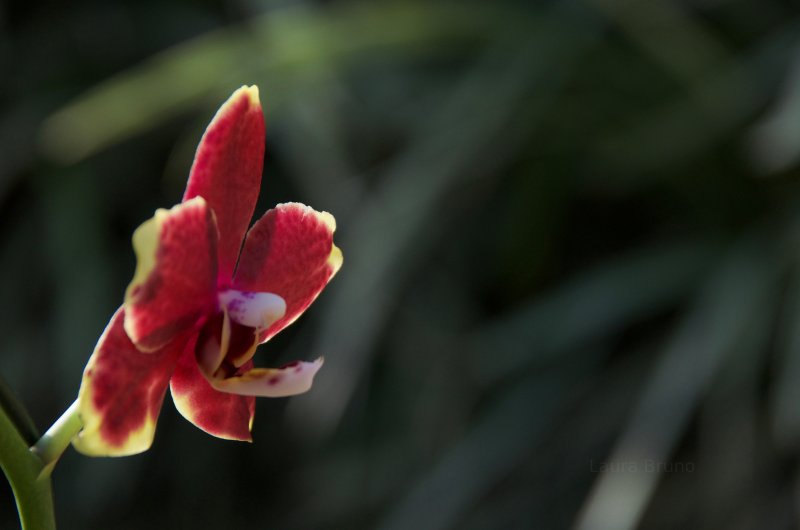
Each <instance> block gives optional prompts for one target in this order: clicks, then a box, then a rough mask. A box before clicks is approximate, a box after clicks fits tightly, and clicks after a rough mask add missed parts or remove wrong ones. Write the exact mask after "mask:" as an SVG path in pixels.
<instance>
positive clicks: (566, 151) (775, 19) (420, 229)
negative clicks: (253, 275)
mask: <svg viewBox="0 0 800 530" xmlns="http://www.w3.org/2000/svg"><path fill="white" fill-rule="evenodd" d="M0 72H1V73H0V278H2V281H0V308H1V309H0V336H2V346H0V352H1V354H0V374H2V378H3V379H5V381H6V382H7V384H8V385H9V386H10V387H11V388H12V389H13V391H14V392H15V393H16V394H17V395H18V397H19V398H20V400H21V401H22V402H23V403H24V404H25V405H26V406H27V407H28V408H29V410H30V413H31V415H32V417H33V419H34V420H35V422H36V424H37V425H38V426H39V428H40V429H44V428H46V427H47V426H48V425H49V424H50V423H52V421H54V420H55V419H56V418H57V417H58V415H59V414H60V413H61V411H63V410H64V409H65V408H66V407H67V406H68V405H69V404H70V403H71V402H72V400H73V399H74V397H75V395H76V392H77V389H78V385H79V382H80V374H81V370H82V368H83V366H84V364H85V362H86V360H87V359H88V357H89V354H90V353H91V351H92V348H93V346H94V343H95V342H96V340H97V337H98V336H99V335H100V333H101V332H102V330H103V328H104V327H105V324H106V323H107V321H108V319H109V317H110V316H111V314H112V313H113V311H114V310H115V308H116V307H117V306H118V304H119V303H120V301H121V298H122V294H123V292H124V289H125V286H126V285H127V282H128V281H129V279H130V278H131V275H132V272H133V269H134V257H133V252H132V250H131V248H130V235H131V233H132V231H133V230H134V228H135V227H136V226H138V225H139V224H140V223H141V222H142V221H143V220H145V219H147V218H148V217H150V216H151V215H152V212H153V211H154V210H155V209H156V208H158V207H168V206H170V205H172V204H174V203H176V202H177V201H179V199H180V197H181V194H182V191H183V187H184V184H185V180H186V177H187V175H188V170H189V167H190V165H191V161H192V156H193V153H194V148H195V146H196V145H197V142H198V140H199V138H200V135H201V134H202V131H203V128H204V127H205V125H206V124H207V123H208V121H209V120H210V118H211V116H212V115H213V113H214V111H215V110H216V108H217V107H218V106H219V104H220V103H221V102H222V101H224V99H225V98H226V97H227V96H228V95H229V94H230V93H231V92H232V91H233V90H234V89H235V88H237V87H239V86H241V85H242V84H253V83H255V84H258V85H259V86H260V88H261V95H262V101H263V102H264V105H265V111H266V116H267V123H268V125H267V129H268V134H267V136H268V140H267V141H268V147H267V158H266V166H265V178H264V185H263V188H262V195H261V199H260V203H259V207H258V212H257V213H260V212H263V211H264V210H266V209H267V208H269V207H270V205H273V204H275V203H278V202H283V201H290V200H291V201H301V202H305V203H307V204H310V205H313V206H314V207H315V208H317V209H324V210H328V211H330V212H332V213H333V214H334V215H335V216H336V218H337V220H338V226H339V229H338V232H337V243H338V244H339V246H340V247H341V248H342V249H343V251H344V256H345V263H344V267H343V268H342V270H341V272H340V274H339V276H338V277H337V278H336V279H335V280H334V281H333V283H332V284H331V285H330V286H329V288H328V289H327V290H326V291H325V292H324V293H323V295H322V296H321V297H320V299H319V300H318V302H317V303H316V304H315V305H313V306H312V307H311V309H310V310H309V311H308V312H307V313H306V315H305V316H304V317H303V318H302V319H301V320H300V321H298V322H297V323H296V324H295V325H294V326H292V327H291V328H290V329H288V330H287V331H286V332H284V333H283V334H281V335H280V336H279V337H277V338H276V339H274V340H273V341H272V342H271V343H269V345H267V346H262V347H261V348H260V350H259V354H258V355H257V361H258V362H259V363H260V364H262V365H277V364H280V363H282V362H284V361H287V360H290V359H293V358H306V359H309V358H314V357H316V356H318V355H322V354H324V355H325V356H326V361H327V362H326V365H325V367H324V369H323V370H322V372H321V373H320V374H319V376H318V378H317V382H316V385H315V387H314V389H313V390H312V391H311V392H310V393H308V394H306V395H303V396H299V397H295V398H292V399H289V400H285V399H281V400H267V399H262V400H259V402H258V411H257V415H256V422H255V426H254V437H255V443H253V444H237V443H232V442H222V441H219V440H216V439H214V438H211V437H209V436H207V435H205V434H204V433H202V432H200V431H199V430H197V429H195V428H194V427H192V426H191V425H189V424H188V423H187V422H185V421H184V420H183V419H182V418H180V417H179V415H178V413H177V412H176V411H175V410H174V407H173V406H172V404H171V400H170V398H169V397H167V399H166V400H165V407H164V410H163V413H162V415H161V419H160V422H159V426H158V432H157V435H156V439H155V443H154V445H153V447H152V449H151V450H150V451H148V452H147V453H145V454H142V455H139V456H134V457H129V458H122V459H90V458H86V457H83V456H81V455H79V454H77V453H75V452H74V451H72V450H70V451H68V452H67V454H66V455H65V456H64V457H63V459H62V461H61V463H60V464H59V466H58V468H57V469H56V472H55V475H54V481H55V482H54V487H55V496H56V505H57V512H58V517H59V522H60V525H61V526H60V527H61V528H64V529H109V528H113V529H123V530H124V529H142V528H150V529H154V530H155V529H162V528H164V529H167V528H170V529H173V528H226V529H249V528H266V529H288V530H304V529H373V528H374V529H380V530H405V529H413V530H445V529H456V528H457V529H469V530H481V529H561V528H576V529H580V530H594V529H613V530H625V529H634V528H647V529H662V528H663V529H669V528H700V529H706V528H708V529H716V528H724V529H750V528H752V529H783V528H797V527H798V520H800V511H799V509H800V505H799V504H798V501H800V497H798V495H800V490H798V486H800V483H799V482H798V456H800V453H799V452H798V451H799V450H800V325H798V324H800V277H799V276H798V272H800V167H798V162H800V8H798V6H797V4H796V3H794V2H789V1H781V0H759V1H756V0H750V1H747V0H682V1H678V0H675V1H672V0H648V1H646V2H645V1H637V0H571V1H570V0H566V1H557V0H553V1H538V2H534V1H528V2H525V1H522V0H519V1H514V0H502V1H495V2H493V1H488V0H487V1H483V2H481V1H477V0H470V1H467V2H455V1H447V2H440V1H427V2H426V1H422V0H393V1H388V2H369V1H366V0H357V1H356V0H354V1H347V0H331V1H317V2H312V1H297V2H291V1H269V0H206V1H199V2H195V1H188V0H184V1H170V2H163V1H160V0H127V1H119V0H115V1H107V2H106V1H90V0H75V1H72V2H58V1H56V0H50V1H42V2H0ZM0 493H1V494H2V495H1V496H0V500H1V501H2V503H1V504H0V527H2V528H14V526H15V524H16V523H15V510H14V507H13V501H12V498H11V496H10V491H9V489H8V487H7V486H6V485H5V484H4V483H3V486H2V488H0Z"/></svg>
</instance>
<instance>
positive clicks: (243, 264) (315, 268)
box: [233, 203, 342, 342]
mask: <svg viewBox="0 0 800 530" xmlns="http://www.w3.org/2000/svg"><path fill="white" fill-rule="evenodd" d="M335 230H336V221H335V220H334V218H333V216H332V215H331V214H329V213H327V212H317V211H315V210H313V209H312V208H310V207H308V206H304V205H302V204H298V203H288V204H279V205H278V206H277V207H275V208H274V209H272V210H269V211H268V212H267V213H266V214H264V216H263V217H262V218H261V219H259V220H258V222H256V224H255V225H253V228H251V229H250V232H248V234H247V238H246V239H245V243H244V249H243V250H242V256H241V258H240V259H239V266H238V267H237V269H236V275H235V277H234V282H233V285H234V287H235V288H236V289H239V290H242V291H256V292H266V293H274V294H276V295H278V296H280V297H281V298H283V300H284V301H285V303H286V312H285V314H284V315H283V317H282V318H280V319H278V320H277V321H276V322H275V323H274V324H272V325H271V326H270V327H269V328H267V329H266V330H265V331H263V332H262V334H261V341H262V342H263V341H266V340H268V339H269V338H270V337H272V336H273V335H275V334H276V333H278V332H279V331H280V330H282V329H283V328H285V327H286V326H288V325H289V324H291V323H292V322H294V321H295V320H296V319H297V318H298V317H299V316H300V315H301V314H302V313H303V311H305V309H306V308H307V307H308V306H309V304H311V302H313V301H314V299H316V297H317V296H318V295H319V293H320V292H321V291H322V289H323V288H324V287H325V285H327V283H328V281H329V280H330V279H331V278H332V277H333V275H334V274H336V272H337V271H338V270H339V268H340V267H341V266H342V252H341V250H339V248H338V247H336V245H334V244H333V232H334V231H335Z"/></svg>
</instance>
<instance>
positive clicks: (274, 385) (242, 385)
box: [209, 357, 323, 397]
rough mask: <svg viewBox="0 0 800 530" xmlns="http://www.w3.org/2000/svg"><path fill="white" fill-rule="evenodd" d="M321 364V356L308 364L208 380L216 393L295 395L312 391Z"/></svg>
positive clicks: (260, 369) (293, 364) (298, 363)
mask: <svg viewBox="0 0 800 530" xmlns="http://www.w3.org/2000/svg"><path fill="white" fill-rule="evenodd" d="M322 361H323V360H322V357H320V358H319V359H317V360H316V361H313V362H310V363H307V362H302V361H295V362H293V363H290V364H287V365H286V366H283V367H281V368H253V369H251V370H248V371H246V372H244V373H242V374H240V375H236V376H233V377H227V378H225V379H210V380H209V381H210V383H211V385H212V386H213V387H214V388H216V389H217V390H220V391H222V392H230V393H232V394H240V395H243V396H260V397H285V396H294V395H296V394H302V393H303V392H307V391H308V390H309V389H310V388H311V384H312V383H313V382H314V376H315V375H316V373H317V372H318V371H319V369H320V368H322Z"/></svg>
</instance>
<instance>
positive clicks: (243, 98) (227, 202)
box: [183, 86, 264, 283]
mask: <svg viewBox="0 0 800 530" xmlns="http://www.w3.org/2000/svg"><path fill="white" fill-rule="evenodd" d="M263 166H264V114H263V111H262V110H261V103H260V102H259V99H258V88H257V87H255V86H252V87H246V86H244V87H242V88H240V89H239V90H237V91H236V92H234V93H233V95H232V96H231V97H230V98H229V99H228V101H226V102H225V104H223V105H222V107H221V108H220V109H219V111H217V114H216V115H215V116H214V119H213V120H212V121H211V123H210V124H209V126H208V128H207V129H206V132H205V134H203V138H202V140H200V145H199V146H198V147H197V153H196V154H195V157H194V163H193V164H192V171H191V173H190V175H189V182H188V184H187V185H186V192H185V194H184V197H183V198H184V200H189V199H191V198H193V197H197V196H201V197H203V198H205V200H206V201H207V202H208V204H209V205H210V206H211V209H212V210H213V211H214V213H215V214H216V216H217V225H218V226H219V234H220V243H219V277H220V283H228V282H230V278H231V276H232V274H233V269H234V267H235V266H236V259H237V257H238V256H239V249H240V248H241V246H242V239H243V238H244V234H245V232H246V231H247V227H248V225H249V224H250V219H251V218H252V216H253V210H254V208H255V206H256V200H257V199H258V190H259V187H260V186H261V172H262V170H263Z"/></svg>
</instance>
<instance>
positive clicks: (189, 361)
mask: <svg viewBox="0 0 800 530" xmlns="http://www.w3.org/2000/svg"><path fill="white" fill-rule="evenodd" d="M169 387H170V392H171V393H172V400H173V401H174V402H175V408H177V409H178V412H180V413H181V415H182V416H183V417H184V418H186V419H187V420H188V421H189V422H190V423H192V424H194V425H195V426H197V427H198V428H199V429H200V430H203V431H205V432H207V433H208V434H210V435H212V436H216V437H218V438H224V439H226V440H239V441H244V442H251V441H253V438H252V436H251V435H250V430H251V429H252V427H253V417H254V416H255V411H256V400H255V398H254V397H252V396H239V395H236V394H229V393H226V392H220V391H218V390H215V389H214V388H212V387H211V385H210V384H209V383H208V381H207V380H206V378H205V376H203V374H202V373H201V372H200V369H199V367H198V365H197V361H196V360H195V355H194V352H192V351H189V350H188V349H187V351H186V352H185V353H184V354H183V355H181V357H180V359H179V360H178V366H177V368H176V369H175V373H174V374H173V375H172V379H171V380H170V384H169Z"/></svg>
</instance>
